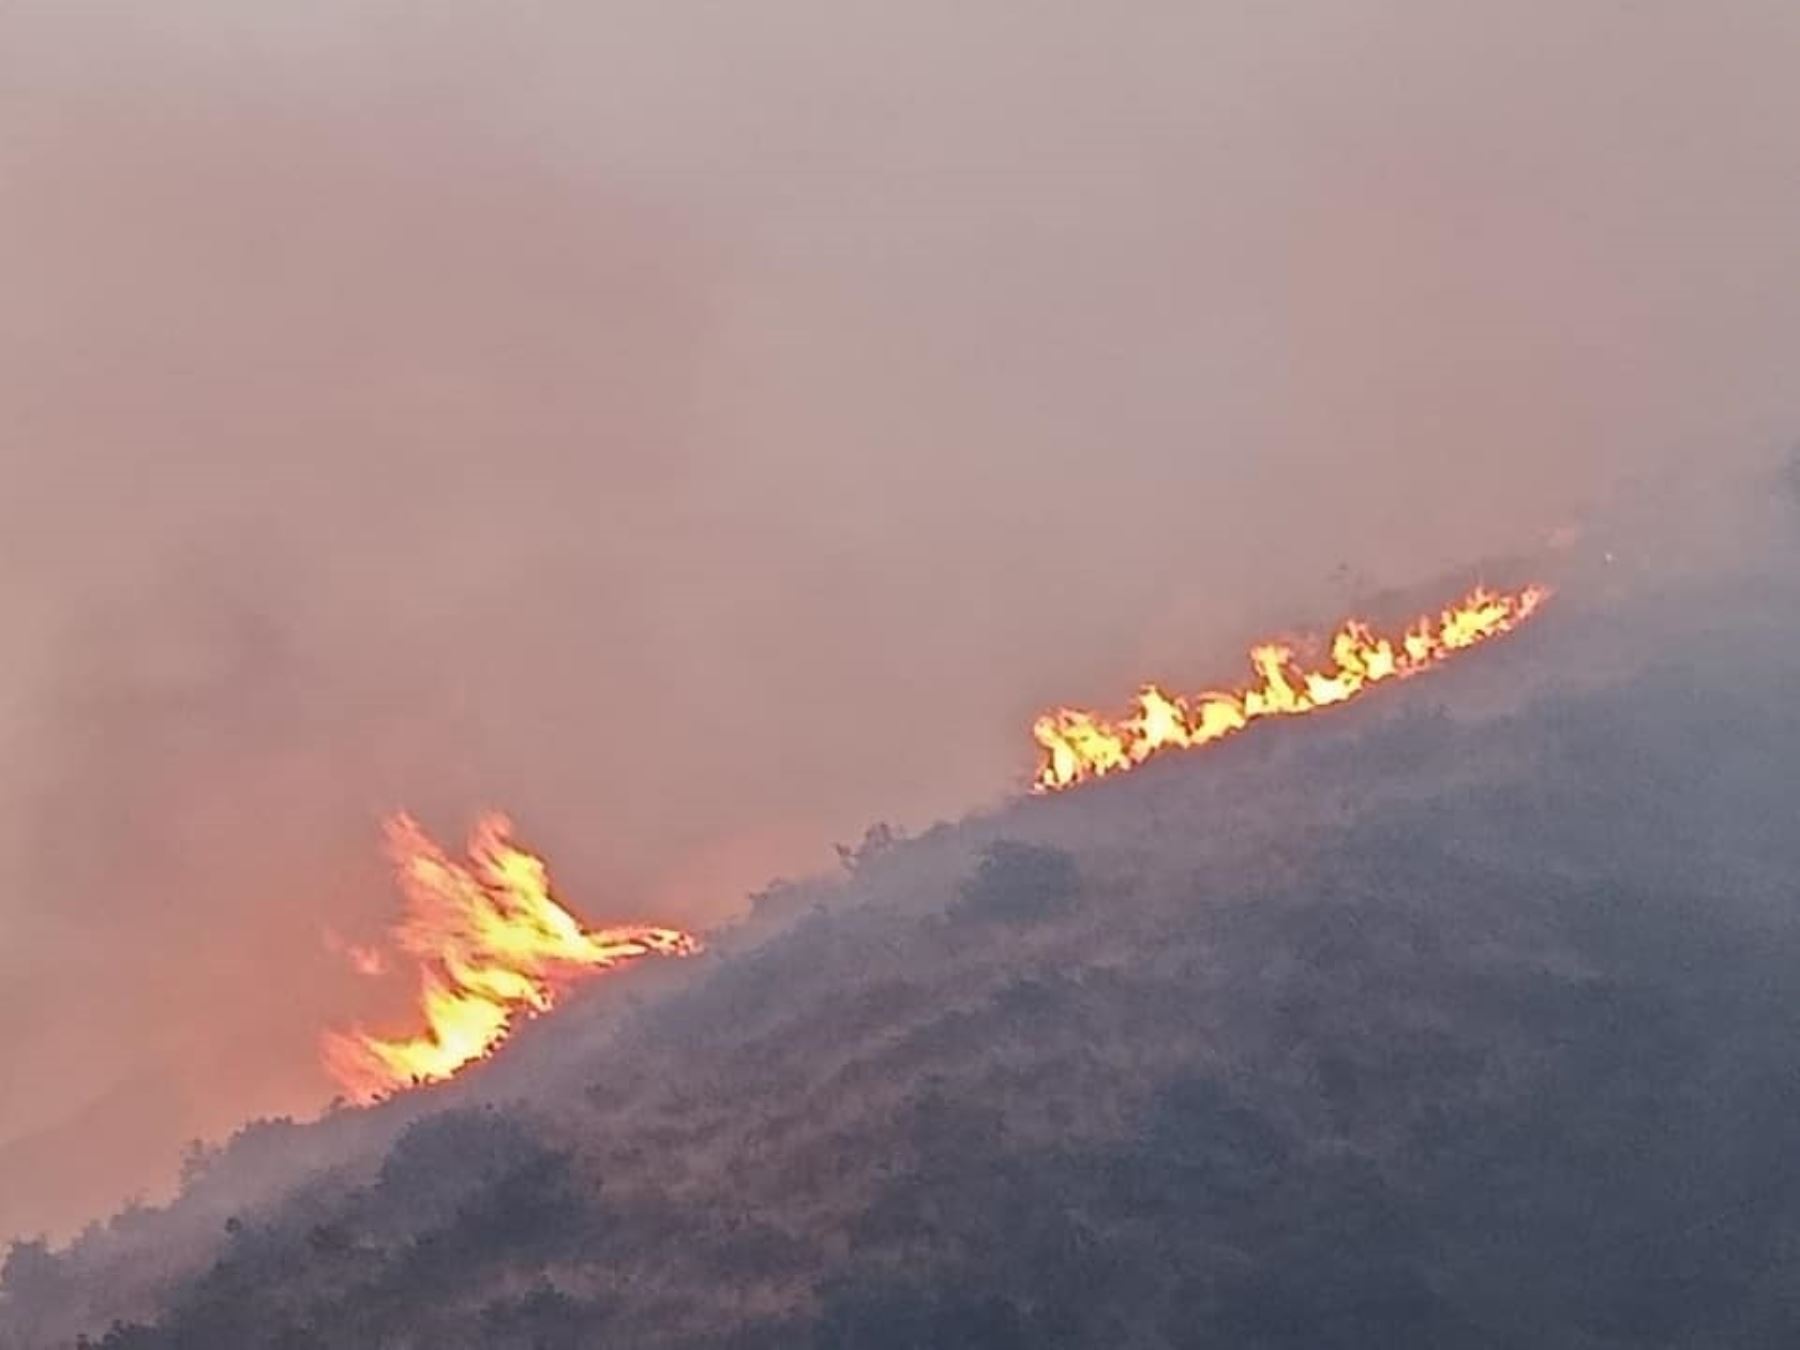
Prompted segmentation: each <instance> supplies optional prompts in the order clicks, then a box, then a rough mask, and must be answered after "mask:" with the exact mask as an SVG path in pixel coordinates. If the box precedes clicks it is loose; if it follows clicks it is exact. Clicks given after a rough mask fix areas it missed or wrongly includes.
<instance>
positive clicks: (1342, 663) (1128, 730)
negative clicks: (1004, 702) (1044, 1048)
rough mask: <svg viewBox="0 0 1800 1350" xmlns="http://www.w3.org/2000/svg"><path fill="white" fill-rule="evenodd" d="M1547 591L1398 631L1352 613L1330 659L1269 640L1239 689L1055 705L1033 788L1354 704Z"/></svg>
mask: <svg viewBox="0 0 1800 1350" xmlns="http://www.w3.org/2000/svg"><path fill="white" fill-rule="evenodd" d="M1549 594H1550V592H1549V590H1548V588H1547V587H1544V586H1527V587H1525V588H1523V589H1521V590H1517V591H1510V592H1503V591H1490V590H1487V589H1486V588H1484V587H1477V588H1476V589H1474V590H1472V591H1470V592H1469V593H1468V594H1467V595H1465V596H1464V597H1463V598H1462V599H1461V600H1458V601H1457V602H1456V603H1455V604H1453V605H1450V606H1449V607H1448V608H1446V609H1444V610H1443V611H1442V612H1441V613H1439V614H1438V615H1437V616H1435V617H1433V616H1431V615H1425V616H1422V617H1420V618H1419V619H1417V620H1415V621H1414V622H1413V623H1412V624H1410V625H1409V626H1408V627H1407V628H1406V629H1405V630H1404V631H1402V632H1401V633H1399V634H1397V635H1395V636H1392V637H1385V636H1381V635H1379V634H1377V633H1376V632H1375V631H1374V629H1373V628H1372V627H1371V626H1370V625H1369V624H1367V623H1366V622H1364V621H1363V620H1360V619H1347V620H1345V621H1344V623H1343V624H1341V625H1340V626H1339V628H1338V630H1337V632H1336V633H1335V634H1334V635H1333V637H1332V639H1331V642H1330V645H1329V649H1328V655H1327V656H1326V657H1325V658H1324V659H1323V660H1322V661H1321V663H1320V664H1318V665H1316V666H1312V667H1306V666H1302V665H1300V664H1298V663H1297V655H1296V651H1295V648H1293V647H1292V646H1289V645H1287V644H1286V643H1280V642H1267V643H1262V644H1259V645H1258V646H1255V647H1253V648H1251V650H1250V664H1251V667H1252V668H1253V669H1254V670H1255V672H1256V679H1255V681H1254V682H1253V683H1251V684H1248V685H1246V686H1244V687H1243V688H1242V689H1238V690H1232V691H1224V692H1212V693H1205V694H1200V695H1198V696H1197V697H1194V698H1191V699H1189V698H1185V697H1182V696H1180V695H1176V694H1170V693H1168V692H1167V691H1165V690H1164V689H1162V688H1161V687H1160V686H1158V685H1155V684H1147V685H1145V686H1144V687H1143V688H1142V689H1141V690H1140V691H1139V692H1138V695H1137V699H1136V704H1137V708H1136V711H1135V712H1133V713H1131V714H1128V715H1127V716H1125V717H1121V718H1117V719H1111V718H1107V717H1105V716H1103V715H1101V714H1099V713H1093V712H1088V711H1085V710H1082V709H1077V708H1058V709H1056V710H1055V711H1053V712H1049V713H1045V714H1044V715H1043V716H1042V717H1040V718H1038V720H1037V722H1036V724H1035V725H1034V726H1033V727H1032V735H1033V737H1034V738H1035V739H1036V741H1037V743H1038V746H1039V747H1040V749H1041V750H1042V752H1043V757H1042V762H1041V763H1040V765H1039V768H1038V772H1037V776H1036V778H1035V779H1034V780H1033V786H1034V787H1035V789H1036V790H1037V791H1039V792H1057V791H1061V790H1063V789H1065V788H1071V787H1075V786H1077V785H1079V784H1081V783H1086V782H1090V781H1092V780H1093V779H1096V778H1104V777H1106V776H1107V775H1109V774H1115V773H1122V772H1124V771H1126V770H1128V769H1134V768H1136V767H1137V766H1138V765H1139V764H1142V763H1143V762H1144V761H1145V760H1147V759H1149V758H1150V757H1151V756H1152V755H1155V754H1158V753H1160V752H1162V751H1164V750H1174V749H1192V748H1194V747H1197V746H1202V745H1210V744H1211V743H1212V742H1214V741H1218V740H1222V739H1224V738H1225V737H1227V736H1232V735H1235V734H1236V733H1238V732H1240V731H1242V730H1243V729H1244V728H1245V727H1247V726H1249V725H1250V723H1252V722H1255V721H1258V720H1260V719H1262V718H1265V717H1292V716H1297V715H1299V714H1301V713H1309V712H1316V711H1318V710H1319V709H1321V708H1329V707H1332V706H1334V705H1336V704H1339V703H1347V702H1349V701H1350V700H1351V699H1354V698H1356V697H1357V696H1358V695H1360V694H1362V693H1364V692H1366V691H1367V690H1368V689H1370V688H1371V687H1372V686H1374V685H1377V684H1381V683H1384V682H1386V681H1388V680H1402V679H1406V678H1408V677H1410V676H1413V675H1418V674H1421V673H1422V672H1424V671H1427V670H1431V669H1433V668H1434V667H1436V666H1439V665H1441V664H1443V663H1444V662H1445V661H1448V660H1449V659H1450V658H1451V657H1453V656H1455V655H1456V654H1457V653H1458V652H1463V651H1467V650H1468V649H1470V648H1471V647H1476V646H1479V645H1481V644H1482V643H1484V642H1487V641H1490V640H1491V639H1493V638H1496V637H1499V636H1501V635H1502V634H1505V633H1510V632H1512V631H1513V629H1515V628H1517V627H1518V626H1519V625H1520V624H1522V623H1524V622H1525V621H1526V620H1527V619H1529V618H1530V617H1531V616H1532V615H1533V614H1535V613H1536V612H1537V610H1538V608H1539V606H1541V605H1542V604H1543V603H1544V601H1545V600H1546V599H1548V598H1549Z"/></svg>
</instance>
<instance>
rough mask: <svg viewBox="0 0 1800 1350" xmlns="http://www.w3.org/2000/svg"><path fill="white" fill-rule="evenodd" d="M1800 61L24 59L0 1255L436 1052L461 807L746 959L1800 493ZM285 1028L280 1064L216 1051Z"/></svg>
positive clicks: (1453, 51)
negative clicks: (1799, 344) (421, 983)
mask: <svg viewBox="0 0 1800 1350" xmlns="http://www.w3.org/2000/svg"><path fill="white" fill-rule="evenodd" d="M1797 54H1800V12H1796V10H1795V9H1794V7H1793V6H1792V5H1791V4H1788V3H1785V2H1784V0H1767V2H1766V3H1754V2H1753V0H1736V2H1735V3H1719V4H1712V5H1707V6H1695V5H1687V4H1677V3H1666V4H1656V3H1646V4H1637V5H1625V4H1601V3H1594V4H1588V5H1581V6H1568V5H1561V4H1550V3H1547V2H1546V3H1532V4H1517V3H1512V4H1500V3H1484V4H1474V5H1466V6H1458V7H1454V8H1452V7H1447V6H1441V5H1426V4H1408V3H1399V2H1398V0H1381V2H1379V3H1376V2H1373V0H1372V2H1371V3H1365V4H1361V5H1354V6H1332V7H1324V6H1317V5H1286V4H1281V5H1259V6H1256V7H1254V8H1253V9H1252V7H1248V6H1241V5H1218V4H1208V5H1194V4H1175V3H1163V0H1156V3H1143V4H1139V5H1136V6H1133V7H1130V10H1129V12H1128V13H1125V14H1118V13H1108V14H1105V15H1102V14H1101V13H1100V11H1099V10H1098V9H1097V8H1091V7H1090V8H1086V9H1084V8H1081V7H1070V8H1060V9H1059V8H1054V7H1044V6H1025V5H1013V4H1003V3H998V2H997V0H995V2H984V3H975V4H971V3H967V2H966V0H965V2H964V3H959V4H956V5H950V4H946V3H937V2H936V0H929V2H927V3H914V4H909V5H905V6H878V5H873V4H845V3H841V2H834V3H829V4H827V3H823V0H779V2H778V3H776V4H773V5H762V6H755V7H746V6H715V5H706V4H697V3H670V2H669V0H658V3H655V4H651V3H647V2H642V0H633V2H631V3H608V4H605V5H576V4H569V3H541V4H532V5H522V6H509V7H506V8H505V9H504V11H502V10H501V9H499V8H494V7H488V6H477V5H473V4H463V3H451V4H440V5H435V6H431V7H429V8H428V9H420V8H419V7H416V6H399V5H388V4H368V3H360V4H341V3H340V4H330V3H327V4H316V5H307V6H288V5H275V4H246V3H241V2H236V0H234V2H233V3H225V2H224V0H219V2H218V3H211V4H207V3H174V4H168V5H161V6H157V7H156V8H155V11H154V14H152V13H151V12H150V11H148V10H145V11H142V12H141V13H139V12H130V11H125V10H121V9H119V8H118V7H111V6H107V7H103V6H83V5H61V4H58V5H51V4H35V5H34V4H26V5H23V6H9V7H7V8H6V9H5V10H4V11H0V288H3V291H4V294H5V296H6V303H5V305H4V307H0V467H3V469H4V480H3V481H4V485H5V487H4V492H3V493H0V559H3V560H4V564H5V566H4V568H3V569H0V585H3V586H4V587H5V597H6V601H7V612H8V617H9V623H8V625H7V638H6V653H7V659H6V661H5V662H4V663H3V665H0V740H3V742H4V747H5V759H4V761H3V762H4V764H5V773H4V777H3V778H0V792H3V793H4V801H5V806H6V811H5V814H4V816H3V817H0V819H3V820H4V826H3V827H0V828H3V830H4V834H3V835H0V866H3V867H4V875H5V885H4V887H0V933H3V934H4V940H3V941H0V1033H3V1034H0V1234H3V1233H8V1232H14V1231H24V1230H30V1229H35V1228H39V1227H45V1226H49V1227H52V1228H58V1229H60V1228H64V1227H66V1226H67V1225H69V1224H71V1223H74V1222H78V1221H79V1220H81V1219H82V1218H85V1217H87V1216H89V1215H91V1214H93V1213H97V1212H99V1211H100V1210H102V1209H105V1208H107V1207H108V1206H109V1205H110V1203H111V1202H112V1201H114V1200H116V1199H117V1198H118V1197H119V1196H120V1195H121V1194H123V1193H124V1192H126V1191H128V1190H131V1189H135V1188H140V1187H151V1186H154V1185H157V1184H160V1181H161V1179H162V1178H163V1176H164V1174H165V1173H166V1171H167V1169H168V1167H169V1165H170V1163H171V1160H172V1159H173V1157H174V1154H175V1150H176V1148H177V1146H178V1144H179V1143H180V1141H181V1140H182V1139H184V1138H186V1137H190V1136H193V1135H200V1134H216V1133H219V1132H221V1131H223V1130H225V1129H228V1128H229V1127H230V1126H231V1125H232V1124H234V1123H235V1122H237V1121H239V1120H241V1119H243V1118H245V1117H246V1116H248V1115H251V1114H254V1113H258V1112H276V1111H307V1110H310V1109H313V1108H315V1107H316V1106H317V1105H318V1104H319V1103H320V1102H321V1101H322V1100H323V1099H324V1098H325V1097H326V1096H327V1095H329V1090H330V1089H329V1086H328V1085H327V1084H326V1083H325V1082H324V1080H323V1079H322V1077H321V1076H320V1074H319V1072H318V1069H317V1067H316V1062H315V1054H314V1040H315V1037H316V1035H317V1033H318V1031H319V1030H320V1029H321V1027H323V1026H325V1025H328V1024H335V1023H341V1022H344V1021H346V1020H349V1019H353V1018H355V1017H359V1016H362V1017H373V1018H379V1017H381V1016H382V1015H383V1014H384V1013H385V1014H392V1013H393V1012H394V1011H396V1010H397V1009H398V1008H399V1007H400V1006H401V1003H402V1002H403V1000H404V998H405V995H406V992H407V991H406V989H405V988H404V987H402V986H401V985H399V984H396V983H394V982H387V983H379V982H368V981H363V980H359V979H358V978H357V977H356V976H354V975H353V974H351V973H349V972H348V971H346V970H343V969H341V968H340V963H339V961H338V960H337V959H336V958H335V957H334V956H333V955H332V954H331V953H330V952H329V951H328V950H327V949H326V945H325V943H324V941H323V939H322V933H323V931H324V930H325V929H326V928H327V927H329V928H332V929H334V930H336V931H339V932H341V933H343V934H345V935H348V936H350V937H352V938H359V937H367V936H369V935H372V934H374V933H376V932H378V931H379V930H380V928H381V926H382V925H383V923H384V922H385V920H386V918H387V916H388V914H389V912H390V907H391V905H392V899H391V896H390V894H389V892H388V889H387V886H386V884H385V880H384V878H383V875H382V871H383V869H382V864H381V860H380V858H379V855H378V849H377V826H378V822H379V819H380V817H381V815H382V814H383V813H385V812H386V811H388V810H391V809H394V808H396V807H402V806H403V807H406V808H408V809H411V810H414V811H415V812H417V813H419V814H420V815H421V816H423V817H424V818H425V819H427V820H429V821H432V822H433V823H434V824H436V825H437V826H439V827H440V828H441V829H443V830H445V831H453V830H455V829H457V828H459V827H460V826H461V825H462V824H464V823H466V821H467V820H468V819H469V818H471V817H472V815H473V814H474V812H475V811H476V810H477V809H479V808H480V807H483V806H488V805H498V806H502V807H505V808H506V809H508V810H509V811H511V812H512V813H514V815H515V816H516V817H517V819H518V821H519V822H520V826H521V830H522V833H523V834H524V836H525V837H526V838H527V839H528V840H529V841H530V842H531V843H532V844H533V845H534V846H536V847H538V848H540V849H541V850H542V851H543V852H544V853H546V854H547V855H548V856H549V857H550V858H551V860H552V862H553V864H554V865H555V867H556V869H557V873H558V876H559V877H560V879H561V881H562V882H563V885H564V887H565V889H566V891H567V893H568V895H569V897H570V899H571V901H572V902H573V903H574V904H575V905H576V906H577V907H578V908H580V909H582V910H583V911H584V912H585V913H586V914H588V915H589V916H591V917H594V918H596V919H626V918H639V917H642V918H650V919H657V920H666V921H673V922H681V923H688V924H698V925H704V924H706V923H708V922H711V921H715V920H717V919H720V918H723V917H725V916H728V915H730V914H732V913H734V912H736V911H737V910H738V909H739V908H740V906H741V904H742V896H743V894H744V893H745V891H746V890H748V889H750V888H752V887H754V886H755V885H757V884H758V883H760V882H761V881H763V880H765V879H766V878H767V877H769V876H771V875H774V874H775V873H777V872H781V871H791V870H796V869H804V868H807V867H811V866H815V865H818V864H820V863H821V862H822V861H823V860H825V859H828V858H829V848H828V845H829V843H830V842H831V841H832V840H833V839H843V838H849V837H853V836H854V835H856V834H857V833H859V832H860V830H861V827H862V826H863V824H865V823H866V822H868V821H869V820H872V819H876V818H881V817H885V818H890V819H895V820H899V821H902V822H908V823H916V822H922V821H927V820H930V819H932V818H934V817H936V816H939V815H943V814H948V813H951V812H954V811H958V810H960V809H961V808H963V807H965V806H967V805H969V804H971V803H973V802H978V801H983V800H991V799H992V798H994V797H996V796H998V795H1000V794H1002V793H1004V792H1007V791H1010V790H1012V789H1013V788H1014V787H1016V786H1017V784H1018V783H1019V782H1020V781H1021V779H1022V777H1023V775H1024V773H1025V772H1026V771H1027V769H1028V767H1029V758H1030V757H1029V747H1028V743H1027V741H1026V738H1025V735H1024V731H1025V728H1026V726H1027V724H1028V721H1029V716H1030V714H1031V712H1032V711H1033V710H1034V709H1035V708H1037V707H1039V706H1041V705H1043V704H1045V703H1049V702H1053V701H1057V700H1061V699H1074V700H1082V701H1093V700H1102V701H1103V700H1107V699H1112V698H1116V696H1117V695H1118V694H1119V693H1120V692H1122V691H1124V690H1127V689H1129V688H1130V687H1131V685H1132V684H1133V683H1134V682H1135V681H1137V680H1139V679H1142V678H1144V677H1146V676H1150V675H1164V674H1166V675H1169V676H1171V677H1178V676H1182V675H1183V674H1184V673H1192V674H1194V675H1198V677H1199V678H1202V679H1204V678H1206V677H1207V675H1208V673H1209V672H1210V673H1216V672H1217V671H1218V663H1219V662H1220V660H1221V659H1223V658H1222V654H1223V653H1227V652H1230V651H1233V650H1236V649H1237V648H1238V647H1239V646H1240V645H1241V642H1242V640H1243V639H1244V638H1245V637H1246V636H1249V635H1250V634H1252V633H1255V632H1258V631H1262V630H1265V629H1267V628H1269V627H1272V626H1273V627H1279V626H1281V625H1283V624H1286V623H1288V622H1290V621H1302V620H1306V619H1311V618H1317V617H1330V616H1332V615H1335V613H1336V612H1337V611H1338V610H1340V609H1341V608H1342V607H1343V606H1344V605H1345V604H1346V603H1349V602H1350V600H1351V599H1352V598H1353V596H1354V595H1355V594H1356V593H1357V592H1358V591H1360V590H1365V589H1368V588H1373V587H1378V586H1382V585H1399V584H1406V583H1410V582H1414V581H1417V580H1420V579H1422V578H1425V577H1429V576H1433V575H1436V574H1438V573H1439V572H1441V571H1443V570H1445V569H1454V568H1459V567H1465V566H1469V565H1473V564H1475V563H1477V562H1478V561H1479V560H1480V559H1482V558H1485V557H1488V556H1494V555H1500V554H1509V553H1517V552H1522V551H1528V550H1531V549H1534V548H1536V547H1538V546H1539V545H1540V544H1541V543H1542V542H1543V541H1544V540H1546V539H1548V538H1550V537H1551V536H1553V535H1554V534H1555V533H1556V532H1557V531H1559V530H1563V529H1566V527H1568V526H1570V525H1571V524H1574V523H1579V522H1580V521H1581V520H1582V519H1583V518H1584V516H1585V514H1586V513H1587V512H1589V511H1590V510H1591V509H1592V508H1593V507H1594V506H1595V504H1597V503H1601V502H1604V501H1606V500H1608V499H1609V498H1610V497H1611V496H1612V494H1614V493H1615V492H1616V491H1618V490H1620V489H1621V487H1622V486H1623V485H1628V484H1630V483H1632V482H1634V481H1638V480H1668V479H1670V478H1673V479H1674V480H1675V481H1681V480H1682V479H1683V478H1684V477H1685V476H1688V475H1693V476H1695V477H1698V476H1701V475H1704V474H1709V473H1711V472H1712V471H1713V470H1715V469H1716V467H1717V466H1718V465H1719V464H1720V463H1721V462H1725V463H1730V462H1735V461H1746V462H1758V461H1761V460H1764V459H1766V458H1767V457H1769V456H1770V455H1771V454H1772V453H1773V452H1774V451H1775V449H1776V448H1777V447H1779V446H1781V445H1782V444H1783V443H1784V442H1786V441H1788V440H1791V439H1792V438H1793V436H1794V434H1795V432H1796V429H1797V428H1800V393H1797V392H1796V390H1795V387H1794V384H1793V380H1792V376H1791V362H1792V352H1793V351H1794V350H1795V343H1796V340H1797V339H1800V273H1796V270H1795V268H1794V266H1793V263H1792V248H1793V240H1794V239H1795V238H1796V237H1800V87H1797V86H1796V85H1795V82H1794V81H1793V79H1792V71H1793V65H1794V58H1795V56H1796V55H1797ZM226 1010H229V1015H226Z"/></svg>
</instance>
